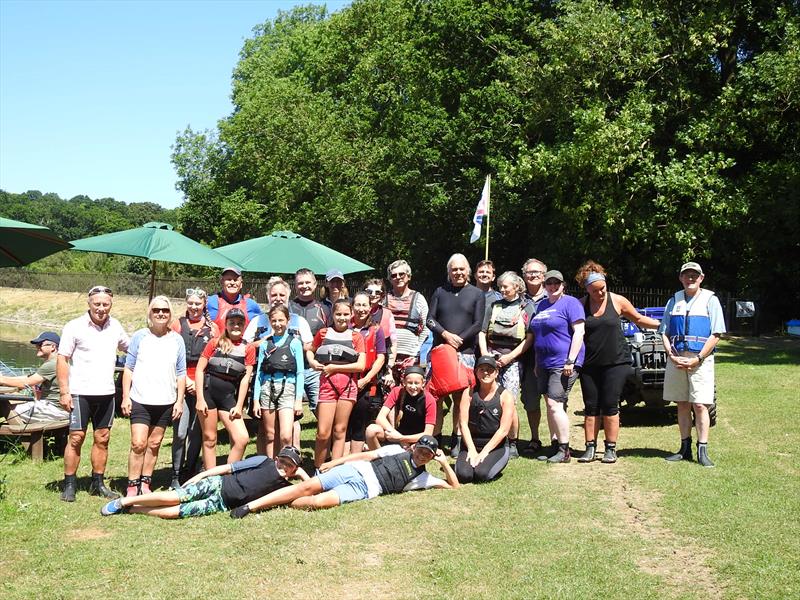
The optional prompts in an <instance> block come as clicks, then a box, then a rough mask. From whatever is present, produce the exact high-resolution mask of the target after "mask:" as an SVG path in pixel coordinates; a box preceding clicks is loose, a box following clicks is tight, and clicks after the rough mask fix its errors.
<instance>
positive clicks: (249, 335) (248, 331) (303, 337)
mask: <svg viewBox="0 0 800 600" xmlns="http://www.w3.org/2000/svg"><path fill="white" fill-rule="evenodd" d="M261 318H262V317H260V316H259V317H256V318H255V319H250V322H249V323H248V324H247V327H246V328H245V330H244V333H243V334H242V339H243V340H244V341H245V342H247V343H248V344H249V343H250V342H254V341H255V339H256V330H257V329H258V326H259V322H260V321H261ZM263 318H264V319H265V320H266V327H267V330H266V335H272V327H271V326H270V324H269V317H267V315H266V313H265V314H264V317H263ZM294 319H297V332H298V333H299V334H300V341H301V342H302V344H303V345H304V346H305V345H306V344H310V343H311V342H312V341H313V340H314V336H313V335H311V327H309V325H308V321H306V320H305V318H303V317H301V316H300V315H292V316H291V317H290V318H289V326H290V327H291V325H292V321H294Z"/></svg>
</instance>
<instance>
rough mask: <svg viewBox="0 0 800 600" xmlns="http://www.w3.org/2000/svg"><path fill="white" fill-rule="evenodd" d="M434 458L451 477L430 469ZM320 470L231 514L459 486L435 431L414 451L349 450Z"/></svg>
mask: <svg viewBox="0 0 800 600" xmlns="http://www.w3.org/2000/svg"><path fill="white" fill-rule="evenodd" d="M431 460H435V461H436V462H437V463H439V466H440V467H441V468H442V471H444V476H445V479H446V481H445V480H443V479H439V478H438V477H434V476H432V475H431V474H430V473H428V472H427V471H426V470H425V466H426V465H427V464H428V463H429V462H430V461H431ZM320 471H321V473H319V474H318V475H317V476H316V477H312V478H311V479H309V480H308V481H304V482H303V483H300V484H298V485H294V486H292V487H288V488H284V489H282V490H277V491H274V492H272V493H271V494H267V495H266V496H263V497H261V498H259V499H257V500H253V501H251V502H248V503H247V504H244V505H242V506H239V507H238V508H236V509H234V510H232V511H231V513H230V514H231V517H232V518H234V519H241V518H242V517H246V516H247V515H248V514H250V513H251V512H256V511H259V510H265V509H268V508H274V507H275V506H282V505H284V504H288V505H289V506H291V507H292V508H302V509H307V510H314V509H322V508H332V507H334V506H339V505H340V504H346V503H348V502H357V501H359V500H369V499H370V498H374V497H376V496H380V495H383V494H399V493H400V492H406V491H411V490H426V489H430V488H439V489H455V488H457V487H459V483H458V479H457V478H456V474H455V472H454V471H453V469H452V468H451V467H450V463H448V462H447V457H446V456H445V455H444V454H442V451H441V450H439V445H438V443H437V442H436V438H434V437H432V436H430V435H423V436H422V437H421V438H419V440H418V441H417V443H416V444H414V445H413V446H412V447H411V449H410V450H403V448H401V447H400V446H397V445H391V446H384V447H383V448H379V449H378V450H372V451H370V452H358V453H356V454H348V455H347V456H343V457H342V458H337V459H335V460H332V461H330V462H327V463H325V464H323V465H322V466H321V467H320Z"/></svg>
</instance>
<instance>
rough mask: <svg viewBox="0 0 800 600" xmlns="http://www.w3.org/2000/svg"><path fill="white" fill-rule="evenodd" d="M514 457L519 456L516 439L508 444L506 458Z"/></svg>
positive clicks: (511, 458) (512, 458)
mask: <svg viewBox="0 0 800 600" xmlns="http://www.w3.org/2000/svg"><path fill="white" fill-rule="evenodd" d="M515 458H519V450H518V449H517V441H516V440H514V441H513V442H511V443H509V444H508V459H509V460H514V459H515Z"/></svg>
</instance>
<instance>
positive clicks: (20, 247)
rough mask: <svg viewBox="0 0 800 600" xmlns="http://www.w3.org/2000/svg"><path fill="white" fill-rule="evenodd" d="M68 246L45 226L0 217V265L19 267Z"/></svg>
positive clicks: (67, 243)
mask: <svg viewBox="0 0 800 600" xmlns="http://www.w3.org/2000/svg"><path fill="white" fill-rule="evenodd" d="M70 247H71V245H70V243H69V242H66V241H64V240H62V239H61V238H60V237H58V236H57V235H56V234H55V233H53V232H52V231H50V230H49V229H48V228H47V227H43V226H42V225H33V224H31V223H25V222H23V221H15V220H13V219H5V218H3V217H0V267H21V266H22V265H27V264H28V263H32V262H34V261H37V260H39V259H40V258H44V257H45V256H50V255H51V254H55V253H56V252H60V251H61V250H66V249H68V248H70Z"/></svg>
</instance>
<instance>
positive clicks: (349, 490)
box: [317, 464, 369, 504]
mask: <svg viewBox="0 0 800 600" xmlns="http://www.w3.org/2000/svg"><path fill="white" fill-rule="evenodd" d="M317 477H318V478H319V482H320V483H321V484H322V491H323V492H327V491H330V490H333V491H334V492H336V495H338V496H339V504H347V503H348V502H357V501H359V500H366V499H367V498H369V492H368V491H367V482H366V481H364V476H363V475H361V473H360V472H359V470H358V469H356V468H355V467H354V466H353V465H348V464H344V465H339V466H338V467H334V468H333V469H331V470H330V471H328V472H327V473H320V474H319V475H317Z"/></svg>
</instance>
